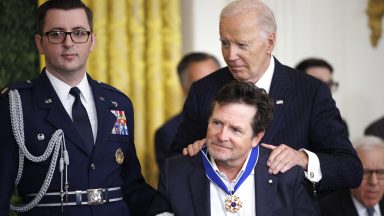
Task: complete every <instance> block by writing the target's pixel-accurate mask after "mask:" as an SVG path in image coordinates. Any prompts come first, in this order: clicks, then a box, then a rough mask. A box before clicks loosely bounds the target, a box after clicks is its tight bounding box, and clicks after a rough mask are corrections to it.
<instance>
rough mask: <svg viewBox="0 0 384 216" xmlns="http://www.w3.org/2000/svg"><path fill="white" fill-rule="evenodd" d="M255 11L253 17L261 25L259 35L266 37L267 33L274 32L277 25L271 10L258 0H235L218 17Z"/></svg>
mask: <svg viewBox="0 0 384 216" xmlns="http://www.w3.org/2000/svg"><path fill="white" fill-rule="evenodd" d="M251 12H252V13H255V15H256V16H255V19H257V23H258V24H259V25H260V27H261V36H262V37H263V38H264V39H267V36H268V34H269V33H276V31H277V26H276V20H275V15H274V14H273V11H272V10H271V9H270V8H269V7H268V6H267V5H266V4H264V3H263V2H262V1H259V0H235V1H233V2H231V3H229V4H228V5H227V6H226V7H225V8H224V9H223V10H222V11H221V14H220V17H231V16H236V15H241V14H247V13H251Z"/></svg>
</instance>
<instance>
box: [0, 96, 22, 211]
mask: <svg viewBox="0 0 384 216" xmlns="http://www.w3.org/2000/svg"><path fill="white" fill-rule="evenodd" d="M0 119H1V123H0V191H1V195H0V215H1V216H8V215H9V209H10V199H11V196H12V193H13V189H14V185H15V180H16V175H17V169H18V160H19V159H18V148H17V146H16V143H15V140H14V138H13V135H12V129H11V121H10V117H9V102H8V97H6V96H4V95H1V96H0Z"/></svg>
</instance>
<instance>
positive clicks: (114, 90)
mask: <svg viewBox="0 0 384 216" xmlns="http://www.w3.org/2000/svg"><path fill="white" fill-rule="evenodd" d="M96 82H97V83H98V84H99V85H100V87H102V88H105V89H108V90H110V91H113V92H116V93H119V94H121V95H124V96H125V97H128V96H127V95H126V94H125V93H124V92H122V91H120V90H119V89H117V88H115V87H113V86H111V85H108V84H106V83H103V82H101V81H96Z"/></svg>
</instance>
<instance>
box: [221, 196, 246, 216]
mask: <svg viewBox="0 0 384 216" xmlns="http://www.w3.org/2000/svg"><path fill="white" fill-rule="evenodd" d="M241 207H243V202H241V201H240V198H239V197H238V196H236V195H233V194H231V195H229V197H227V199H225V210H227V211H228V212H231V213H237V212H238V211H239V210H240V208H241Z"/></svg>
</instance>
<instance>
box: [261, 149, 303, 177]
mask: <svg viewBox="0 0 384 216" xmlns="http://www.w3.org/2000/svg"><path fill="white" fill-rule="evenodd" d="M261 145H262V146H264V147H266V148H269V149H271V150H272V152H271V154H270V155H269V158H268V161H267V166H268V167H269V173H273V174H277V173H279V172H282V173H284V172H286V171H288V170H289V169H291V168H292V167H294V166H295V165H299V166H301V167H302V168H303V169H304V170H307V169H308V156H307V154H306V153H305V152H304V151H297V150H294V149H293V148H291V147H289V146H287V145H285V144H280V145H279V146H274V145H270V144H264V143H263V144H261Z"/></svg>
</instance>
